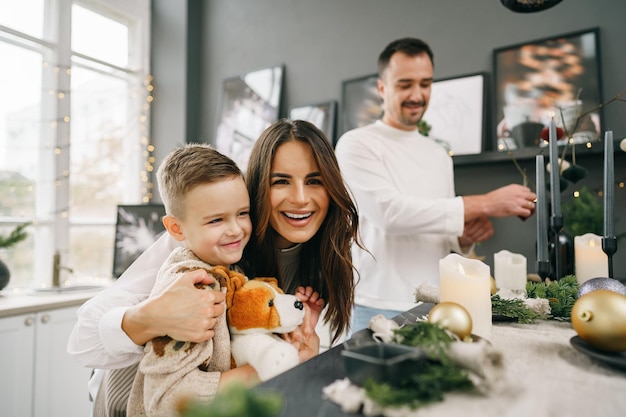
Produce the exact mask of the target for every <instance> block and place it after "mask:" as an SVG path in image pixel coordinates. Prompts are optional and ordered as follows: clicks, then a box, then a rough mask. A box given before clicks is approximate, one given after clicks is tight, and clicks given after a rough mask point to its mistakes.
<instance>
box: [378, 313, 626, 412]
mask: <svg viewBox="0 0 626 417" xmlns="http://www.w3.org/2000/svg"><path fill="white" fill-rule="evenodd" d="M575 335H576V332H575V331H574V330H573V329H572V327H571V324H570V323H569V322H556V321H541V322H538V323H535V324H517V323H494V325H493V330H492V340H491V342H492V343H493V345H494V346H495V347H496V348H497V349H499V350H500V351H501V352H502V354H503V356H504V364H505V370H506V382H505V383H503V384H502V386H500V387H498V389H496V390H494V391H492V392H489V393H488V394H487V395H481V394H479V393H477V392H464V393H461V392H459V393H449V394H446V396H445V400H444V401H443V402H439V403H435V404H431V405H429V406H426V407H423V408H420V409H418V410H406V409H403V410H386V411H385V416H388V417H398V416H405V417H409V416H410V417H431V416H432V417H439V416H446V417H471V416H477V417H478V416H480V417H486V416H499V417H500V416H506V417H570V416H588V417H596V416H598V417H609V416H615V417H618V416H619V417H624V416H626V371H624V370H620V369H617V368H612V367H609V366H607V365H604V364H602V363H599V362H596V361H594V360H592V358H591V357H589V356H588V355H586V354H584V353H581V352H579V351H577V350H575V349H574V348H573V347H572V346H571V344H570V339H571V338H572V337H573V336H575Z"/></svg>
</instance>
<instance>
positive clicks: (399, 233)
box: [336, 38, 536, 331]
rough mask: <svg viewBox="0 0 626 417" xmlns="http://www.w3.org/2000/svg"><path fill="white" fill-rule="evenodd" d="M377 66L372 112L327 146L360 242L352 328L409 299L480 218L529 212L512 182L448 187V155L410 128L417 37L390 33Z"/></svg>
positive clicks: (486, 225)
mask: <svg viewBox="0 0 626 417" xmlns="http://www.w3.org/2000/svg"><path fill="white" fill-rule="evenodd" d="M378 75H379V79H378V91H379V93H380V96H381V97H382V99H383V116H382V119H381V120H377V121H376V122H374V123H372V124H370V125H367V126H365V127H361V128H357V129H353V130H351V131H348V132H346V133H345V134H344V135H343V136H342V137H341V138H340V139H339V141H338V143H337V147H336V153H337V159H338V161H339V165H340V167H341V171H342V174H343V176H344V178H345V180H346V182H347V184H348V186H349V188H350V190H351V192H352V193H353V194H354V198H355V200H356V202H357V206H358V210H359V222H360V224H359V227H360V234H361V238H362V241H363V244H364V246H365V248H367V251H364V250H362V249H360V248H358V247H356V246H355V247H354V248H353V262H354V264H355V267H356V269H357V271H358V272H359V277H360V279H359V281H358V284H357V286H356V292H355V302H356V306H355V311H354V312H353V318H352V327H351V330H352V331H356V330H359V329H361V328H365V327H367V324H368V322H369V319H370V318H371V317H372V316H374V315H376V314H383V315H384V316H386V317H388V318H391V317H393V316H395V315H397V314H399V313H400V312H402V311H406V310H408V309H410V308H412V307H414V306H415V301H414V295H413V294H414V292H415V289H416V287H417V286H418V285H419V284H431V285H438V284H439V259H441V258H443V257H445V256H446V255H447V254H449V253H450V252H451V251H454V252H459V253H461V254H467V253H468V252H469V251H471V249H472V245H473V244H474V243H476V242H482V241H485V240H487V239H489V238H490V237H491V236H492V235H493V233H494V231H493V226H492V224H491V221H490V220H489V218H490V217H505V216H521V217H528V216H530V215H531V214H532V210H533V209H534V200H535V198H536V196H535V194H534V193H532V192H531V190H530V189H529V188H527V187H524V186H521V185H517V184H511V185H507V186H504V187H502V188H498V189H496V190H494V191H491V192H489V193H487V194H483V195H473V196H463V197H457V196H455V191H454V173H453V163H452V158H451V157H450V156H449V155H448V154H447V152H446V151H445V149H443V148H442V147H441V146H440V145H438V144H437V143H435V142H434V141H433V140H431V139H429V138H428V137H425V136H422V135H421V134H420V133H419V132H418V130H417V122H418V121H419V120H420V119H421V118H422V116H423V115H424V112H425V111H426V108H427V107H428V103H429V100H430V93H431V85H432V83H433V54H432V51H431V49H430V47H429V46H428V45H427V44H426V43H425V42H423V41H421V40H419V39H415V38H404V39H398V40H395V41H393V42H391V43H390V44H389V45H388V46H387V47H386V48H385V49H384V50H383V51H382V52H381V54H380V56H379V59H378Z"/></svg>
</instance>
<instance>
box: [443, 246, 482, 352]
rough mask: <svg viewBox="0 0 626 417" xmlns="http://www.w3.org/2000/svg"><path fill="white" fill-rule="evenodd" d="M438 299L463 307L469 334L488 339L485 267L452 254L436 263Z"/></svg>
mask: <svg viewBox="0 0 626 417" xmlns="http://www.w3.org/2000/svg"><path fill="white" fill-rule="evenodd" d="M439 299H440V301H441V302H445V301H451V302H454V303H458V304H460V305H462V306H463V307H465V309H466V310H467V311H468V313H469V314H470V317H471V318H472V333H473V334H475V335H477V336H480V337H483V338H485V339H487V340H490V339H491V278H490V275H489V266H488V265H486V264H484V263H483V262H481V261H478V260H476V259H468V258H464V257H463V256H460V255H458V254H456V253H452V254H450V255H448V256H446V257H445V258H443V259H441V260H439Z"/></svg>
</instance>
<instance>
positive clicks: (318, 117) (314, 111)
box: [289, 100, 337, 144]
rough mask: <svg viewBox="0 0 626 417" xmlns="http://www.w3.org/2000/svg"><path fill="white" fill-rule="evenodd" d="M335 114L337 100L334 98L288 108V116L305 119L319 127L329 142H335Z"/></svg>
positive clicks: (294, 118)
mask: <svg viewBox="0 0 626 417" xmlns="http://www.w3.org/2000/svg"><path fill="white" fill-rule="evenodd" d="M336 114H337V102H336V101H335V100H330V101H324V102H320V103H314V104H307V105H303V106H294V107H291V108H290V109H289V118H290V119H293V120H296V119H299V120H306V121H307V122H311V123H313V124H314V125H315V126H316V127H317V128H319V129H320V130H321V131H322V132H324V134H325V135H326V137H327V138H328V140H329V141H330V143H332V144H334V143H335V118H336Z"/></svg>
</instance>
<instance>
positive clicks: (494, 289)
mask: <svg viewBox="0 0 626 417" xmlns="http://www.w3.org/2000/svg"><path fill="white" fill-rule="evenodd" d="M489 280H490V281H491V295H496V293H497V292H498V287H496V279H495V278H494V277H489Z"/></svg>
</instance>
